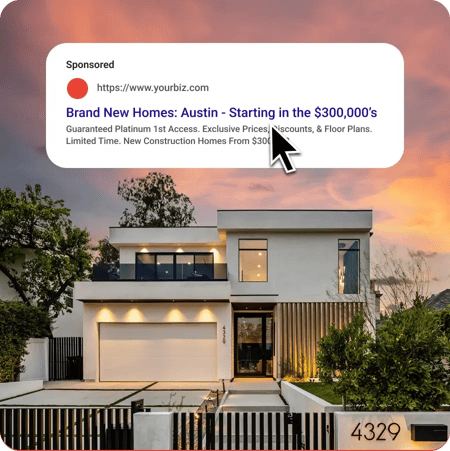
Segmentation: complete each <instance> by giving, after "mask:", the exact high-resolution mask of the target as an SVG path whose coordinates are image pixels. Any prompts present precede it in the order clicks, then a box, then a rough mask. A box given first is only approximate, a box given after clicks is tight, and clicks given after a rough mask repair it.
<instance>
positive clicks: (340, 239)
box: [338, 238, 361, 296]
mask: <svg viewBox="0 0 450 451" xmlns="http://www.w3.org/2000/svg"><path fill="white" fill-rule="evenodd" d="M339 241H358V249H345V250H346V251H350V252H358V292H357V293H339V253H340V251H341V250H340V249H339ZM343 250H344V249H343ZM338 294H339V295H342V296H344V295H346V296H348V295H352V294H356V295H360V294H361V239H360V238H338Z"/></svg>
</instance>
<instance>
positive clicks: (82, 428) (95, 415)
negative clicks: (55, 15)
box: [0, 408, 133, 450]
mask: <svg viewBox="0 0 450 451" xmlns="http://www.w3.org/2000/svg"><path fill="white" fill-rule="evenodd" d="M0 435H1V437H2V439H3V441H4V442H5V443H6V445H8V446H9V447H11V448H14V449H18V450H26V449H29V450H44V449H45V450H82V449H85V450H104V449H108V450H128V449H133V441H132V438H133V430H132V424H131V415H130V409H129V408H111V409H69V408H68V409H64V408H62V409H61V408H58V409H33V408H29V409H18V408H0Z"/></svg>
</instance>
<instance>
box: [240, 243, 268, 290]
mask: <svg viewBox="0 0 450 451" xmlns="http://www.w3.org/2000/svg"><path fill="white" fill-rule="evenodd" d="M241 241H265V242H266V249H261V248H259V249H252V248H245V249H241ZM241 251H243V252H245V251H265V252H266V280H241ZM238 281H239V282H243V283H266V282H268V281H269V240H268V238H238Z"/></svg>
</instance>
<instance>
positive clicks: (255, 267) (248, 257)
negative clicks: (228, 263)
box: [239, 239, 267, 282]
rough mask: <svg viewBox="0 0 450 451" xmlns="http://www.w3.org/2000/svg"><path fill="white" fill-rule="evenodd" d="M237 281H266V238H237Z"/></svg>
mask: <svg viewBox="0 0 450 451" xmlns="http://www.w3.org/2000/svg"><path fill="white" fill-rule="evenodd" d="M239 282H267V240H259V239H253V240H244V239H241V240H239Z"/></svg>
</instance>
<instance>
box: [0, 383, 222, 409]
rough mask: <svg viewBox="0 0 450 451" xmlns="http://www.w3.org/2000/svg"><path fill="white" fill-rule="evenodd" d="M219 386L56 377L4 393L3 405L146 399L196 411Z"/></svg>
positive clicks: (121, 402) (101, 404) (160, 405)
mask: <svg viewBox="0 0 450 451" xmlns="http://www.w3.org/2000/svg"><path fill="white" fill-rule="evenodd" d="M220 385H222V384H220ZM216 386H217V387H219V384H217V383H216V384H214V383H213V384H207V383H202V382H200V383H194V382H192V383H161V384H158V383H156V382H82V381H54V382H45V383H44V389H43V390H38V391H35V392H30V393H25V394H22V395H19V396H15V397H11V398H10V399H9V397H4V398H3V399H1V400H0V406H8V407H13V406H17V407H98V408H101V407H111V406H120V407H129V406H130V405H131V401H135V400H137V399H143V400H144V407H146V408H148V407H154V408H155V409H156V408H158V409H160V410H157V411H166V412H167V409H168V408H171V409H172V411H178V410H179V409H178V408H179V406H184V407H183V408H182V410H180V411H195V410H197V408H198V407H199V406H201V405H202V403H203V401H204V400H205V399H206V398H207V396H208V395H209V393H210V391H211V390H215V389H216ZM172 394H173V396H171V395H172ZM152 410H153V409H152Z"/></svg>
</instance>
